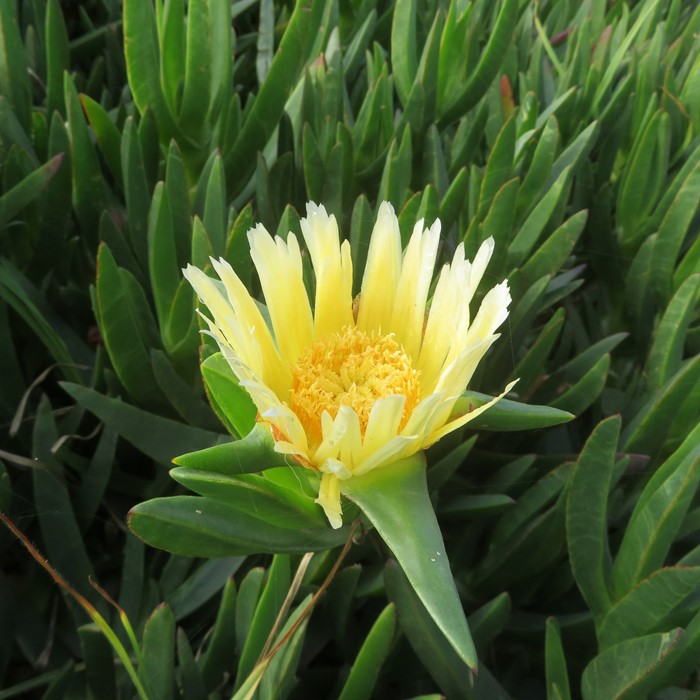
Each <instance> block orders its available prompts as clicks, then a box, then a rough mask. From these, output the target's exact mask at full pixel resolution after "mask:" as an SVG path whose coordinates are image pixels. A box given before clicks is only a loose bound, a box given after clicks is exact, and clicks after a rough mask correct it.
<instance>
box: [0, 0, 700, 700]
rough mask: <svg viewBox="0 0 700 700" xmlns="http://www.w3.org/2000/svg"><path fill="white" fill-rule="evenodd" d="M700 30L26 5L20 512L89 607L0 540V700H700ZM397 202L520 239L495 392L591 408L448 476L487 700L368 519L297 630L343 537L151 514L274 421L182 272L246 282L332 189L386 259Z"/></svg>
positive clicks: (425, 11)
mask: <svg viewBox="0 0 700 700" xmlns="http://www.w3.org/2000/svg"><path fill="white" fill-rule="evenodd" d="M699 36H700V6H698V5H697V3H695V2H693V0H640V1H638V2H635V1H634V0H628V1H623V0H616V1H610V2H606V1H605V0H584V1H583V2H578V1H574V0H541V1H540V2H537V1H536V0H503V1H502V2H497V3H494V2H490V1H489V0H473V1H472V2H465V1H463V0H453V1H452V2H451V3H448V2H446V1H440V0H400V1H399V2H396V3H389V2H385V1H384V0H334V1H333V2H315V1H313V0H299V2H297V4H296V5H293V4H292V3H289V2H287V3H285V2H273V0H259V1H258V2H255V1H253V0H239V1H237V2H230V1H229V0H189V2H188V3H187V6H186V7H185V3H184V0H165V2H163V0H156V2H155V6H154V5H153V4H152V2H151V1H150V0H123V3H122V2H119V1H118V0H89V1H87V2H82V3H78V2H69V1H67V2H64V3H59V2H58V0H22V1H21V2H19V3H17V2H15V0H0V38H1V41H0V163H1V166H0V193H1V194H0V256H1V257H0V300H1V301H0V376H1V377H2V380H1V382H0V425H1V430H0V458H1V460H2V461H0V511H2V512H3V513H5V514H7V515H8V516H9V517H10V518H11V519H12V521H13V522H14V523H15V524H16V525H17V526H18V527H19V528H20V529H21V530H22V531H23V532H24V533H26V535H27V536H28V537H29V538H30V540H31V541H33V542H35V543H36V546H37V547H38V549H39V550H40V551H41V552H42V553H43V554H44V555H45V556H46V557H47V559H48V561H49V562H50V564H51V566H53V567H55V569H56V570H57V571H58V572H60V574H61V575H62V576H63V577H64V578H65V579H66V581H67V582H69V583H70V585H71V586H72V587H73V588H74V589H75V593H77V594H78V595H79V596H83V597H84V598H83V600H84V606H87V605H88V603H89V605H92V606H94V610H93V611H92V613H91V614H92V620H93V621H92V622H90V617H88V616H87V615H86V614H85V612H84V609H83V608H82V607H81V606H79V605H77V604H76V603H75V598H74V597H73V596H71V595H67V594H66V592H65V591H66V583H65V582H62V584H61V585H57V583H56V582H55V581H54V580H52V578H51V577H50V576H49V575H48V574H47V572H46V571H45V570H44V569H42V567H41V566H40V565H39V564H38V563H37V562H35V561H34V560H33V559H32V558H31V557H30V556H29V554H28V553H27V551H26V550H25V549H23V548H22V547H21V546H20V544H19V542H18V540H17V537H16V536H14V535H13V534H12V533H11V532H10V531H9V530H7V529H4V530H3V531H2V532H0V552H1V557H2V567H1V570H0V630H1V632H0V687H1V688H3V690H0V698H2V699H6V698H18V697H26V698H33V697H37V698H39V697H42V698H45V699H47V700H49V699H54V698H86V697H93V698H95V699H96V700H97V699H99V700H103V699H104V700H110V699H112V698H131V697H137V693H139V694H140V696H141V697H148V698H152V699H153V700H156V699H157V700H160V699H163V700H165V699H166V698H173V697H176V696H179V697H184V698H188V699H190V698H192V699H198V698H223V697H231V696H232V695H233V694H234V693H235V692H237V693H238V695H237V697H250V696H252V693H253V692H255V693H256V697H259V698H285V697H290V698H308V697H341V698H343V700H352V699H360V698H370V697H377V698H379V697H395V698H411V697H413V698H416V697H419V696H426V695H427V696H428V697H437V695H430V694H440V693H442V694H443V695H446V696H447V697H449V698H450V700H453V699H459V698H468V699H472V698H473V699H475V700H492V699H497V698H508V697H512V698H544V697H547V698H548V700H555V699H557V700H564V699H566V698H570V697H574V698H576V697H583V698H586V699H587V700H607V699H609V698H645V697H648V696H651V697H653V698H656V699H657V700H685V699H687V698H698V697H700V693H699V691H698V688H700V686H699V685H698V676H697V669H698V664H699V659H700V588H699V586H700V498H699V497H698V494H697V487H698V482H699V480H700V427H698V420H699V418H700V353H699V350H700V324H699V323H698V321H699V318H700V317H699V314H698V301H699V299H700V238H699V237H698V231H699V230H700V218H699V217H698V216H697V212H698V205H699V204H700V138H699V137H700V39H699V38H698V37H699ZM384 199H387V200H389V201H391V202H392V203H393V205H394V207H395V208H396V210H397V212H398V213H399V216H400V222H401V229H402V233H403V234H404V235H406V236H407V235H409V234H410V231H411V229H412V226H413V223H414V221H415V220H416V219H417V218H419V217H425V218H426V220H427V221H428V222H430V221H432V220H433V219H434V218H435V217H438V216H439V217H440V219H441V220H442V231H443V245H442V255H443V257H444V259H448V258H449V257H450V255H451V251H452V250H453V249H454V246H455V245H456V244H457V242H458V241H460V240H464V241H465V243H466V246H467V249H468V251H469V252H470V253H471V254H473V252H474V251H475V250H476V249H477V247H478V245H479V243H480V242H481V241H482V240H484V239H485V238H486V237H488V236H494V238H495V239H496V256H495V259H494V261H493V262H492V264H491V267H490V268H489V271H488V275H489V276H490V280H500V279H502V278H503V277H504V276H507V277H508V278H509V279H510V283H511V287H512V290H513V298H514V303H513V306H512V311H511V315H510V319H509V323H508V327H507V328H506V329H505V330H504V337H503V338H502V339H501V341H500V342H499V343H498V344H497V345H496V346H495V347H494V350H493V352H492V353H491V354H490V355H489V357H488V358H487V360H486V362H485V363H484V366H483V371H481V372H480V374H479V376H478V378H477V380H476V381H475V382H474V385H473V387H472V388H473V389H475V390H479V391H482V392H484V393H493V392H496V391H497V390H499V389H500V387H502V386H503V385H504V384H505V383H506V381H507V380H509V379H510V378H512V377H520V378H521V379H520V383H519V384H518V386H517V394H518V395H517V397H515V398H516V399H517V400H518V401H519V402H522V403H523V404H533V405H542V406H549V407H552V408H553V409H559V410H560V411H567V412H570V413H571V414H573V415H574V416H575V420H572V421H570V422H566V423H563V424H560V425H558V426H554V427H551V426H552V423H554V422H557V421H555V420H554V419H553V418H552V416H554V415H555V414H556V415H558V416H559V418H562V417H566V416H563V414H560V413H556V412H552V411H549V412H548V411H547V410H546V409H534V408H533V409H530V410H528V409H527V407H521V408H520V409H519V410H516V408H514V407H513V406H511V407H510V408H509V409H508V410H507V411H501V412H499V411H498V410H497V409H494V410H492V411H489V412H488V413H486V414H485V415H484V416H483V419H481V420H480V421H479V424H478V425H476V426H470V429H469V430H465V431H464V432H463V434H462V435H457V436H453V437H452V438H451V439H448V440H446V441H445V442H442V443H440V444H439V445H437V446H436V447H435V448H434V449H433V450H432V451H431V453H430V454H429V463H430V465H431V469H430V471H429V479H430V486H431V490H432V493H433V499H434V503H435V506H436V510H437V513H438V518H439V520H440V524H441V526H442V529H443V535H444V537H445V540H446V545H447V549H448V553H449V557H450V561H451V564H452V570H453V573H454V577H455V580H456V582H457V586H458V589H459V591H460V595H461V597H462V601H463V603H464V607H465V610H466V611H467V612H468V614H469V621H470V626H471V629H472V633H473V636H474V639H475V641H476V645H477V648H478V651H479V655H480V659H481V662H480V672H479V675H478V677H472V676H470V674H469V672H468V670H467V669H466V667H465V666H464V664H463V662H462V661H460V660H459V658H458V657H457V656H456V655H455V654H454V652H453V651H452V650H451V648H450V646H449V645H448V644H447V643H446V642H445V640H444V639H443V638H442V637H441V635H440V633H439V632H438V630H437V628H436V627H435V626H434V624H433V623H432V621H431V619H430V618H429V617H428V616H426V614H425V610H424V609H422V607H421V604H420V602H418V600H417V599H416V597H415V595H414V594H413V592H412V589H411V588H410V587H409V586H408V585H407V582H406V580H405V579H404V578H403V575H402V573H401V571H400V569H398V568H397V566H396V565H395V563H393V562H392V561H391V559H390V558H388V557H387V552H386V550H385V549H384V548H383V546H382V545H381V542H380V541H379V540H378V539H377V538H376V537H375V536H373V534H372V533H367V534H366V535H365V536H364V537H360V538H357V541H356V542H355V543H354V544H353V546H352V547H351V548H350V551H349V552H348V554H347V556H346V558H345V559H344V560H343V562H342V564H341V567H340V569H339V570H338V572H337V573H336V575H335V576H334V577H333V579H332V582H331V583H330V586H329V587H328V588H327V589H325V590H324V592H323V594H322V595H321V596H320V597H319V598H318V602H317V604H316V606H315V608H314V610H313V612H312V614H311V615H302V611H303V610H304V608H305V606H306V604H307V603H308V601H309V596H311V595H313V594H314V593H316V592H318V591H319V589H320V587H321V586H322V585H323V583H324V581H325V580H326V579H327V576H328V574H329V571H331V567H332V566H333V564H334V562H336V560H337V559H338V556H339V551H340V548H341V546H342V545H341V546H338V547H335V546H331V547H330V548H328V549H324V550H322V551H320V552H317V553H316V554H314V555H313V556H310V557H301V556H297V555H289V554H276V555H274V556H272V557H271V556H270V555H266V554H250V555H247V556H223V557H218V558H213V559H200V558H191V557H186V556H181V555H176V554H167V553H165V552H162V551H157V550H155V549H151V548H148V547H146V546H145V545H144V544H143V543H142V542H141V541H140V540H138V539H137V538H136V537H134V536H133V535H132V534H130V533H129V531H128V529H127V527H126V525H125V521H126V514H127V512H128V511H129V509H130V508H131V507H132V506H134V505H135V504H136V503H138V502H140V501H143V500H145V499H147V498H151V497H155V496H160V495H166V494H168V495H172V494H175V493H181V492H183V491H182V487H181V486H178V485H177V484H175V483H174V482H173V481H172V480H171V479H170V478H169V476H168V469H169V464H170V460H171V459H172V458H173V457H174V456H176V455H178V454H181V453H184V452H190V451H193V450H196V449H200V448H203V447H207V446H209V445H212V444H214V443H215V442H217V441H222V440H225V439H226V435H227V434H228V432H231V433H233V434H234V435H241V434H243V433H245V432H246V431H247V430H248V429H249V428H250V421H251V416H250V414H245V413H240V412H238V413H235V414H234V413H232V411H231V410H227V409H231V408H232V406H235V405H238V404H237V403H236V402H239V401H240V396H238V395H236V394H235V392H234V393H232V394H230V395H229V394H221V395H217V396H213V395H212V396H210V397H207V396H206V394H205V389H204V384H203V382H202V379H201V374H200V370H199V360H200V355H199V353H200V348H199V345H200V342H201V341H200V337H199V334H198V325H197V319H196V315H195V313H194V308H195V302H194V298H193V294H192V292H191V291H190V289H189V288H188V285H187V284H186V283H185V282H184V281H183V280H182V276H181V272H180V268H181V267H183V266H184V265H185V264H186V263H187V262H193V263H194V264H195V265H199V266H205V265H206V264H207V261H208V258H209V256H210V255H215V256H220V255H223V256H224V257H225V258H227V259H228V260H229V261H230V262H231V264H232V265H233V266H234V267H235V269H236V270H237V272H238V274H239V275H240V276H241V277H242V278H243V279H244V280H245V281H246V282H247V283H248V284H249V285H250V286H251V288H253V289H254V288H255V285H256V280H255V279H254V277H253V275H252V269H251V263H250V259H249V256H248V253H247V242H246V238H245V232H246V231H247V229H248V228H249V227H250V226H251V225H252V224H253V223H254V222H256V221H262V222H263V223H264V224H265V225H266V226H267V228H268V229H269V230H270V231H272V232H278V233H280V235H283V236H284V235H286V233H287V232H288V231H290V230H292V231H298V228H299V223H298V222H299V214H300V213H302V214H303V207H304V203H305V202H306V201H307V200H314V201H317V202H322V203H324V204H325V206H326V207H327V208H328V209H329V211H331V212H333V213H335V215H336V216H337V217H338V220H339V222H340V223H341V227H342V229H343V230H344V232H345V233H346V235H347V236H348V237H349V238H350V241H351V244H352V247H353V255H354V256H355V260H356V261H358V262H357V264H356V267H355V269H356V270H358V271H359V270H361V269H362V260H363V254H364V253H365V251H366V244H367V240H368V236H369V233H370V231H371V227H372V223H373V220H374V213H375V211H376V208H377V206H378V203H379V202H380V201H382V200H384ZM207 372H210V373H214V374H216V373H219V374H221V373H222V372H224V373H225V368H221V367H220V366H216V365H215V364H209V365H205V371H204V373H205V378H206V374H207ZM208 399H210V400H211V402H212V404H213V405H214V407H215V410H212V409H211V408H210V405H209V400H208ZM471 400H478V397H475V396H473V395H472V397H471ZM232 402H233V403H232ZM224 414H227V415H228V416H229V417H228V418H227V417H226V416H225V415H224ZM232 415H236V416H237V418H236V419H235V420H234V422H232V420H231V418H230V416H232ZM557 420H559V419H557ZM544 426H550V427H546V428H545V427H544ZM227 431H228V432H227ZM174 546H175V545H174ZM224 549H225V547H224ZM261 551H262V550H261ZM91 578H92V579H93V580H95V581H96V582H99V586H101V587H102V589H104V591H105V593H106V594H108V595H109V596H111V598H113V599H114V601H115V602H116V603H118V606H119V609H120V610H121V611H122V613H121V614H120V613H119V611H118V610H117V609H116V608H115V607H114V606H113V605H111V604H109V603H108V602H107V599H106V598H105V597H104V596H103V595H101V594H100V593H98V591H97V590H96V589H95V588H94V587H92V586H91V585H90V579H91ZM98 615H99V616H102V617H98ZM300 616H301V617H300ZM120 617H121V618H124V619H128V620H129V621H130V625H127V626H126V627H125V626H123V625H122V623H121V622H120ZM297 618H299V619H300V620H301V624H299V625H298V626H297V627H296V630H295V631H294V633H293V634H291V635H284V634H282V635H281V633H280V627H279V626H275V620H276V619H279V622H280V625H281V626H282V627H283V626H284V625H287V629H289V628H290V626H291V625H292V624H293V622H292V621H293V620H294V619H297ZM101 619H104V620H107V621H109V623H110V624H111V625H112V627H113V628H114V630H115V635H116V636H114V637H113V639H112V644H110V642H109V641H108V640H107V638H106V637H105V636H104V635H103V634H102V632H101V631H100V628H99V626H100V624H102V623H100V620H101ZM273 627H274V629H273ZM268 637H269V638H270V642H269V643H268V642H267V640H268ZM280 638H284V639H285V643H284V644H283V646H282V647H281V648H280V650H279V651H278V652H277V654H276V655H275V656H274V658H273V660H272V662H271V663H270V664H269V665H267V666H266V667H265V672H264V675H263V677H262V680H261V681H260V684H259V686H258V687H257V690H255V691H254V690H252V689H251V687H252V685H254V683H253V682H252V681H251V680H250V679H249V674H250V673H251V672H252V671H253V670H254V668H255V663H256V660H257V659H258V658H259V657H261V655H262V654H263V653H264V652H265V651H269V650H270V645H271V644H272V642H273V641H274V640H275V639H280ZM114 647H116V648H117V649H119V648H121V650H122V651H121V652H120V653H115V652H114ZM253 680H254V681H255V680H256V679H253ZM257 680H260V678H258V679H257ZM251 683H252V685H251ZM137 688H140V690H137Z"/></svg>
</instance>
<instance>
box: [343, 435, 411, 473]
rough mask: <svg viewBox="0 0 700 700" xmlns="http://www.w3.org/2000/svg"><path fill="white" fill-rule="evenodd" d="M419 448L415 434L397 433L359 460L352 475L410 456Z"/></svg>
mask: <svg viewBox="0 0 700 700" xmlns="http://www.w3.org/2000/svg"><path fill="white" fill-rule="evenodd" d="M420 448H421V444H420V442H419V441H418V438H417V437H416V436H415V435H397V436H396V437H394V438H392V439H391V440H389V442H387V443H385V444H384V445H382V446H381V447H380V448H379V449H378V450H376V451H375V452H372V454H370V455H369V456H368V457H367V458H366V459H364V460H363V461H362V462H360V464H358V466H357V467H355V470H354V471H353V475H354V476H362V475H363V474H366V473H367V472H369V471H372V469H379V468H381V467H385V466H386V465H387V464H391V463H393V462H396V461H398V460H399V459H403V458H404V457H410V456H411V455H412V454H415V453H416V452H418V450H419V449H420Z"/></svg>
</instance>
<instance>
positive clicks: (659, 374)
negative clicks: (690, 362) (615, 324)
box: [645, 274, 700, 391]
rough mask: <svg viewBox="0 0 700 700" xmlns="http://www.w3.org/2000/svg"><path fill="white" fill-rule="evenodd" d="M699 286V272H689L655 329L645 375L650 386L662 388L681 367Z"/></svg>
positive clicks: (656, 388) (653, 389) (657, 388)
mask: <svg viewBox="0 0 700 700" xmlns="http://www.w3.org/2000/svg"><path fill="white" fill-rule="evenodd" d="M699 290H700V274H698V275H692V276H690V277H689V278H688V279H687V280H686V281H685V282H684V283H683V284H682V285H681V286H680V287H679V289H678V291H677V292H676V293H675V295H674V296H673V299H671V302H670V303H669V305H668V308H667V309H666V311H665V312H664V315H663V317H662V318H661V321H660V323H659V325H658V327H657V329H656V331H655V332H654V341H653V344H652V346H651V350H650V351H649V357H648V358H647V364H646V367H645V375H646V377H647V382H648V385H649V389H650V390H651V391H656V390H659V389H660V388H661V387H662V386H663V385H664V384H665V383H666V382H667V381H668V380H669V379H670V378H671V377H672V376H673V374H674V373H675V372H676V371H677V370H678V368H679V367H680V363H681V359H682V355H683V346H684V343H685V337H686V332H687V330H688V326H689V325H690V322H691V320H692V318H693V313H694V311H695V307H696V305H697V302H698V292H699Z"/></svg>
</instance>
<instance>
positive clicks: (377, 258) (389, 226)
mask: <svg viewBox="0 0 700 700" xmlns="http://www.w3.org/2000/svg"><path fill="white" fill-rule="evenodd" d="M400 273H401V234H400V232H399V222H398V219H397V218H396V215H395V214H394V209H393V207H392V206H391V204H389V203H388V202H382V204H381V205H380V207H379V213H378V215H377V223H376V224H375V225H374V229H373V231H372V238H371V239H370V243H369V251H368V252H367V264H366V265H365V272H364V276H363V277H362V291H361V294H360V308H359V311H358V315H357V326H358V328H360V329H361V330H363V331H365V332H366V333H372V332H384V333H386V332H387V329H388V328H389V326H390V325H391V317H392V312H393V309H394V299H395V297H396V285H397V284H398V281H399V275H400Z"/></svg>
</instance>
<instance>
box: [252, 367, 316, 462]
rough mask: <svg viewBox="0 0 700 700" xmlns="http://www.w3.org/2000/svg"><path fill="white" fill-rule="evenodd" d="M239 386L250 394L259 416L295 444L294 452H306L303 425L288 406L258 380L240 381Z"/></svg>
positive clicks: (307, 448) (306, 446)
mask: <svg viewBox="0 0 700 700" xmlns="http://www.w3.org/2000/svg"><path fill="white" fill-rule="evenodd" d="M241 386H242V387H243V388H244V389H245V390H246V391H247V392H248V393H249V394H250V398H251V399H253V403H254V404H255V406H256V408H257V409H258V413H259V414H260V416H261V417H262V418H263V419H264V420H265V421H267V422H268V423H271V424H272V425H274V426H275V428H277V430H278V431H279V432H280V433H282V435H283V436H284V437H285V438H286V440H287V441H288V442H290V443H291V444H292V445H294V446H295V448H296V453H298V454H307V453H308V451H309V445H308V442H307V440H306V432H305V431H304V426H303V425H302V424H301V422H300V421H299V419H298V418H297V416H296V415H295V414H294V413H292V411H291V410H290V409H289V407H288V406H287V405H286V404H284V403H282V402H281V401H280V400H279V398H278V397H277V395H276V394H275V393H274V392H273V391H272V390H271V389H270V388H269V387H267V386H265V385H264V384H262V383H260V382H257V381H254V380H246V381H241ZM276 439H278V438H276Z"/></svg>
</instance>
